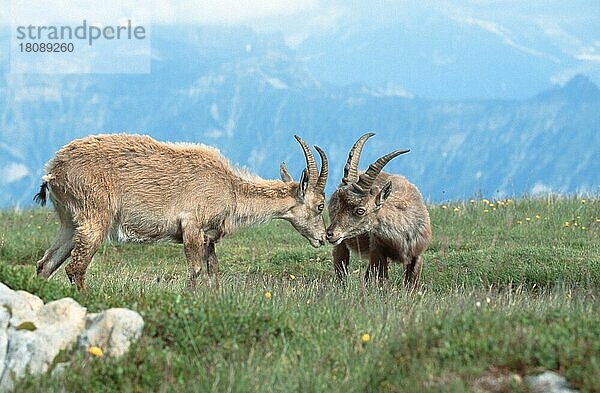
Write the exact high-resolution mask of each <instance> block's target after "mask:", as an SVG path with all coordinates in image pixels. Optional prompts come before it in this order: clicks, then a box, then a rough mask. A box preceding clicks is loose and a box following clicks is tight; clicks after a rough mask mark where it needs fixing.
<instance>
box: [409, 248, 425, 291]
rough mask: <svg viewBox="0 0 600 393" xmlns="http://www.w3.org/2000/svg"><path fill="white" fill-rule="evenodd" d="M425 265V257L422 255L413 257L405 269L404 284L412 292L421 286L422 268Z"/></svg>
mask: <svg viewBox="0 0 600 393" xmlns="http://www.w3.org/2000/svg"><path fill="white" fill-rule="evenodd" d="M422 266H423V258H421V256H420V255H419V256H416V257H412V258H411V259H410V262H409V263H408V264H407V265H406V268H405V271H404V285H405V286H406V287H407V288H408V289H409V290H410V291H411V292H412V291H414V290H416V289H418V288H419V284H420V280H421V268H422Z"/></svg>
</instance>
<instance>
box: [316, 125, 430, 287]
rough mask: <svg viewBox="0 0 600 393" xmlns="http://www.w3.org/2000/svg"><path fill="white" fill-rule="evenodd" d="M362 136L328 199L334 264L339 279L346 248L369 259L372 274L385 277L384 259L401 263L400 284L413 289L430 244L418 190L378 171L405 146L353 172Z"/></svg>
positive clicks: (345, 266) (347, 255) (368, 273)
mask: <svg viewBox="0 0 600 393" xmlns="http://www.w3.org/2000/svg"><path fill="white" fill-rule="evenodd" d="M373 135H374V134H372V133H369V134H365V135H363V136H362V137H361V138H360V139H359V140H358V141H357V142H356V143H355V144H354V146H353V147H352V149H351V150H350V154H349V157H348V162H347V163H346V166H345V168H344V178H343V179H342V183H341V184H340V186H339V187H338V189H337V190H336V191H335V193H334V194H333V195H332V196H331V200H330V201H329V216H330V218H331V224H330V225H329V227H328V228H327V240H329V242H330V243H332V244H334V245H335V247H334V249H333V265H334V269H335V271H336V273H337V275H338V277H339V278H340V279H343V278H344V277H345V276H346V274H347V272H348V263H349V259H350V249H352V250H354V251H356V252H357V253H358V254H359V256H360V257H361V258H365V259H368V260H369V267H368V268H367V271H366V273H365V280H368V279H369V277H370V276H371V275H374V274H375V275H376V277H377V279H380V280H384V279H387V278H388V260H392V261H398V262H401V263H402V264H404V265H405V266H406V272H405V283H406V285H407V286H409V287H411V288H415V287H416V286H417V285H418V283H419V278H420V275H421V264H422V259H421V253H423V251H424V250H425V249H426V248H427V246H428V245H429V243H430V242H431V224H430V222H429V213H428V212H427V208H426V207H425V205H424V204H423V201H422V199H421V194H420V193H419V190H417V188H416V187H415V186H414V185H412V184H411V183H409V182H408V181H407V180H406V179H405V178H404V177H402V176H399V175H391V174H387V173H384V172H381V170H382V169H383V167H384V166H385V164H387V163H388V162H389V161H390V160H391V159H392V158H394V157H396V156H399V155H400V154H404V153H407V152H408V150H397V151H395V152H392V153H390V154H387V155H385V156H383V157H381V158H379V159H378V160H377V161H375V162H374V163H373V164H371V165H370V166H369V169H367V171H366V172H365V173H362V174H360V176H359V173H358V161H359V159H360V153H361V151H362V147H363V145H364V144H365V142H366V141H367V139H369V138H370V137H371V136H373Z"/></svg>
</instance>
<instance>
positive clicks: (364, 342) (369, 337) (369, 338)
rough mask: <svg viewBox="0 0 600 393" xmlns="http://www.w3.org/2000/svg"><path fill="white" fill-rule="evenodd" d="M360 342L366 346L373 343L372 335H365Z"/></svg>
mask: <svg viewBox="0 0 600 393" xmlns="http://www.w3.org/2000/svg"><path fill="white" fill-rule="evenodd" d="M360 340H361V341H362V342H363V344H366V343H368V342H369V341H371V335H370V334H369V333H363V335H362V336H360Z"/></svg>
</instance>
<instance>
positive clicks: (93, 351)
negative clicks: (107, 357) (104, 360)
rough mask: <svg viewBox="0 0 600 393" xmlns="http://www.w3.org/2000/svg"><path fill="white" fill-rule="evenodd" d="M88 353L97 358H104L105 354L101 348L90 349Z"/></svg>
mask: <svg viewBox="0 0 600 393" xmlns="http://www.w3.org/2000/svg"><path fill="white" fill-rule="evenodd" d="M88 353H89V354H90V355H92V356H95V357H97V358H100V357H102V356H104V352H102V349H100V348H99V347H89V348H88Z"/></svg>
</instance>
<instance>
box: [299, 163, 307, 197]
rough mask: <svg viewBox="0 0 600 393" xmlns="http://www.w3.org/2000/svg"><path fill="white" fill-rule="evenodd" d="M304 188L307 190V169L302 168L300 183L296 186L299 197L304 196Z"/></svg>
mask: <svg viewBox="0 0 600 393" xmlns="http://www.w3.org/2000/svg"><path fill="white" fill-rule="evenodd" d="M306 190H308V170H307V169H304V170H303V171H302V176H300V184H299V187H298V196H299V197H300V198H304V195H306Z"/></svg>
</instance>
